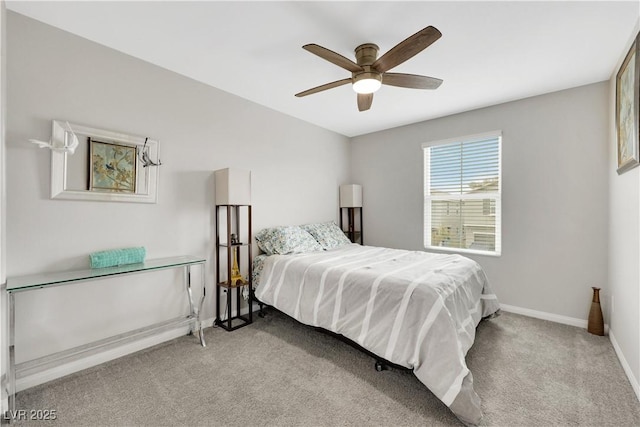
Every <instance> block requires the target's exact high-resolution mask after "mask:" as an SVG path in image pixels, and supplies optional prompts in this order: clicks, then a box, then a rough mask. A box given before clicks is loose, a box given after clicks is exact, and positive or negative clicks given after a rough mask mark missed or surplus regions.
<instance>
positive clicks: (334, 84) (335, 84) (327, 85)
mask: <svg viewBox="0 0 640 427" xmlns="http://www.w3.org/2000/svg"><path fill="white" fill-rule="evenodd" d="M347 83H351V79H342V80H336V81H335V82H331V83H325V84H323V85H320V86H316V87H314V88H311V89H308V90H305V91H304V92H300V93H296V96H297V97H298V98H300V97H302V96H307V95H311V94H314V93H318V92H322V91H323V90H327V89H333V88H334V87H338V86H342V85H346V84H347Z"/></svg>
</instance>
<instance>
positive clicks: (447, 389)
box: [255, 245, 499, 425]
mask: <svg viewBox="0 0 640 427" xmlns="http://www.w3.org/2000/svg"><path fill="white" fill-rule="evenodd" d="M257 285H258V286H257V288H256V291H255V295H256V297H257V298H258V299H259V300H260V301H262V302H264V303H265V304H268V305H271V306H273V307H275V308H277V309H279V310H280V311H282V312H284V313H286V314H288V315H289V316H292V317H293V318H295V319H297V320H298V321H300V322H302V323H305V324H308V325H313V326H317V327H321V328H324V329H327V330H330V331H333V332H335V333H338V334H342V335H344V336H345V337H347V338H349V339H351V340H352V341H355V342H356V343H358V344H360V345H361V346H362V347H364V348H366V349H367V350H369V351H371V352H373V353H375V354H377V355H379V356H381V357H383V358H385V359H387V360H389V361H390V362H393V363H395V364H398V365H401V366H405V367H407V368H410V369H413V372H414V374H415V375H416V377H417V378H418V379H419V380H420V381H421V382H422V383H424V384H425V385H426V386H427V387H428V388H429V389H430V390H431V391H432V392H433V393H434V394H435V395H436V396H437V397H438V398H439V399H440V400H442V401H443V402H444V403H445V404H446V405H447V406H449V408H451V410H452V411H453V412H454V413H455V414H456V415H457V416H458V418H460V419H461V420H462V421H463V422H465V423H466V424H472V425H475V424H477V423H478V422H479V421H480V419H481V417H482V411H481V409H480V399H479V398H478V396H477V394H476V393H475V391H474V390H473V377H472V375H471V372H470V371H469V369H468V368H467V365H466V363H465V355H466V354H467V351H468V350H469V348H471V345H472V344H473V341H474V338H475V328H476V326H477V325H478V323H479V322H480V320H481V318H483V317H485V316H489V315H491V314H493V313H495V312H496V311H497V310H498V309H499V304H498V300H497V298H496V296H495V295H494V294H493V293H492V291H491V289H490V288H489V285H488V283H487V279H486V276H485V274H484V272H483V271H482V269H481V267H480V266H479V265H478V264H477V263H476V262H475V261H472V260H470V259H468V258H465V257H463V256H460V255H441V254H433V253H428V252H412V251H405V250H397V249H387V248H378V247H371V246H360V245H348V246H343V247H341V248H338V249H333V250H329V251H323V252H313V253H306V254H294V255H273V256H269V257H266V258H265V260H264V266H263V269H262V272H261V274H260V283H258V284H257Z"/></svg>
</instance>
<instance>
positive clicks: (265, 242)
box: [255, 225, 322, 255]
mask: <svg viewBox="0 0 640 427" xmlns="http://www.w3.org/2000/svg"><path fill="white" fill-rule="evenodd" d="M255 237H256V241H257V242H258V247H259V248H260V249H262V251H263V252H264V253H266V254H267V255H274V254H279V255H286V254H296V253H304V252H314V251H321V250H322V246H320V244H318V242H316V239H314V238H313V236H312V235H311V234H309V233H307V232H306V231H305V230H303V229H302V228H300V227H297V226H291V225H289V226H283V227H274V228H265V229H263V230H260V231H259V232H258V233H257V234H256V236H255Z"/></svg>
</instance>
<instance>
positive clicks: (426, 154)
mask: <svg viewBox="0 0 640 427" xmlns="http://www.w3.org/2000/svg"><path fill="white" fill-rule="evenodd" d="M489 139H497V140H498V190H497V191H496V192H495V193H494V192H491V193H477V194H460V195H436V196H433V195H431V194H430V190H431V185H430V183H431V176H430V170H431V163H430V156H431V150H430V148H431V147H434V146H438V145H446V144H453V143H473V142H480V141H486V140H489ZM502 142H503V140H502V131H501V130H495V131H490V132H484V133H479V134H473V135H466V136H460V137H455V138H448V139H442V140H435V141H429V142H424V143H422V151H423V188H422V196H423V245H424V248H425V249H427V250H435V251H443V252H454V253H461V254H473V255H485V256H494V257H499V256H501V255H502V186H503V182H502ZM487 196H489V197H487ZM478 199H490V200H495V213H491V215H495V229H496V233H495V234H496V237H495V250H481V249H467V248H454V247H446V246H434V245H432V244H431V202H432V201H437V200H443V201H451V200H459V201H464V200H478Z"/></svg>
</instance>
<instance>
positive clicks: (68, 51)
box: [6, 12, 349, 361]
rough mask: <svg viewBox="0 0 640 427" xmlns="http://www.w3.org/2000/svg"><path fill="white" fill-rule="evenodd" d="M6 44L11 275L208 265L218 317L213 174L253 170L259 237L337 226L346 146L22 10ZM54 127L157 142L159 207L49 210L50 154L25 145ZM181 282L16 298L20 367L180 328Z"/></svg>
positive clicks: (58, 204)
mask: <svg viewBox="0 0 640 427" xmlns="http://www.w3.org/2000/svg"><path fill="white" fill-rule="evenodd" d="M7 35H8V69H7V78H8V105H7V106H8V117H7V141H6V147H7V150H6V154H7V170H6V173H7V187H8V191H7V202H8V204H7V275H8V276H14V275H22V274H31V273H38V272H45V271H55V270H65V269H72V268H83V267H88V265H89V264H88V254H89V253H90V252H93V251H97V250H103V249H111V248H118V247H127V246H145V247H146V248H147V252H148V258H159V257H165V256H172V255H181V254H192V255H196V256H202V257H206V258H207V259H208V260H209V262H208V263H207V266H206V283H207V300H206V302H205V310H204V316H203V317H204V318H205V319H211V318H212V317H213V315H214V313H213V299H212V295H214V292H213V286H212V284H213V283H214V278H215V275H214V271H215V270H214V243H215V239H214V238H213V237H212V236H213V233H214V231H215V229H214V227H215V223H214V180H213V171H214V170H216V169H221V168H226V167H237V168H243V169H249V170H251V171H252V177H253V209H254V211H253V213H254V217H253V226H254V230H259V229H261V228H263V227H266V226H273V225H277V224H298V223H304V222H313V221H327V220H335V219H337V214H338V207H337V201H338V187H339V185H340V184H343V183H345V182H347V177H348V170H349V168H348V166H349V141H348V139H347V138H346V137H344V136H341V135H338V134H335V133H332V132H329V131H327V130H324V129H321V128H318V127H316V126H313V125H310V124H308V123H306V122H302V121H300V120H297V119H294V118H291V117H289V116H285V115H283V114H281V113H278V112H275V111H273V110H269V109H267V108H264V107H262V106H259V105H257V104H254V103H251V102H248V101H246V100H244V99H241V98H238V97H236V96H233V95H230V94H228V93H225V92H223V91H220V90H217V89H214V88H211V87H208V86H205V85H203V84H201V83H198V82H195V81H193V80H190V79H188V78H185V77H182V76H179V75H177V74H175V73H172V72H169V71H167V70H164V69H161V68H158V67H156V66H153V65H151V64H148V63H145V62H143V61H140V60H138V59H135V58H133V57H130V56H127V55H124V54H122V53H119V52H117V51H114V50H111V49H108V48H105V47H103V46H100V45H97V44H95V43H93V42H90V41H87V40H85V39H82V38H79V37H77V36H74V35H71V34H69V33H65V32H63V31H61V30H58V29H55V28H53V27H50V26H47V25H44V24H42V23H39V22H37V21H35V20H31V19H28V18H26V17H24V16H21V15H18V14H15V13H11V12H9V14H8V33H7ZM52 119H59V120H68V121H70V122H72V123H79V124H84V125H87V126H91V127H95V128H100V129H108V130H113V131H118V132H122V133H131V134H134V135H148V136H150V137H152V138H154V139H157V140H159V141H160V150H161V158H162V161H163V163H164V164H163V165H162V166H161V168H160V184H159V201H158V203H157V204H152V205H145V204H135V203H105V202H86V201H65V200H50V199H49V181H50V178H49V174H50V152H49V151H48V150H46V149H40V148H38V147H36V146H35V145H33V144H29V143H28V142H27V139H29V138H37V139H41V140H47V139H48V138H49V136H50V132H51V130H50V129H51V120H52ZM165 276H166V277H165ZM173 277H174V275H173V274H172V273H166V274H165V275H164V276H153V275H152V276H149V277H147V276H130V277H129V278H127V279H126V280H115V281H113V280H112V281H109V280H107V281H100V282H99V283H98V282H96V283H86V284H83V285H74V286H68V287H64V288H55V289H53V290H47V291H40V292H34V293H33V294H21V295H18V299H17V313H18V314H17V322H18V328H17V333H18V336H17V340H16V343H17V346H18V351H17V358H18V361H22V360H28V359H30V358H33V357H36V356H39V355H42V354H45V353H47V352H49V351H55V350H60V349H63V348H65V347H67V346H70V345H75V344H81V343H83V342H86V341H89V340H92V339H97V338H102V337H103V336H107V335H108V334H111V333H118V332H122V331H124V330H127V329H128V328H134V327H138V326H143V325H144V324H146V323H148V322H151V321H156V320H161V319H162V318H164V319H166V318H171V317H172V315H173V313H174V312H175V311H176V308H175V307H176V304H175V303H178V304H180V306H181V307H182V308H183V309H184V308H185V304H186V302H185V301H186V300H185V296H184V295H183V294H184V292H183V291H182V288H179V289H172V288H171V287H168V286H165V285H163V284H162V282H163V281H165V280H164V279H166V278H168V279H172V278H173ZM160 279H162V280H160ZM174 288H175V286H174ZM199 294H200V292H196V296H199Z"/></svg>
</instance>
